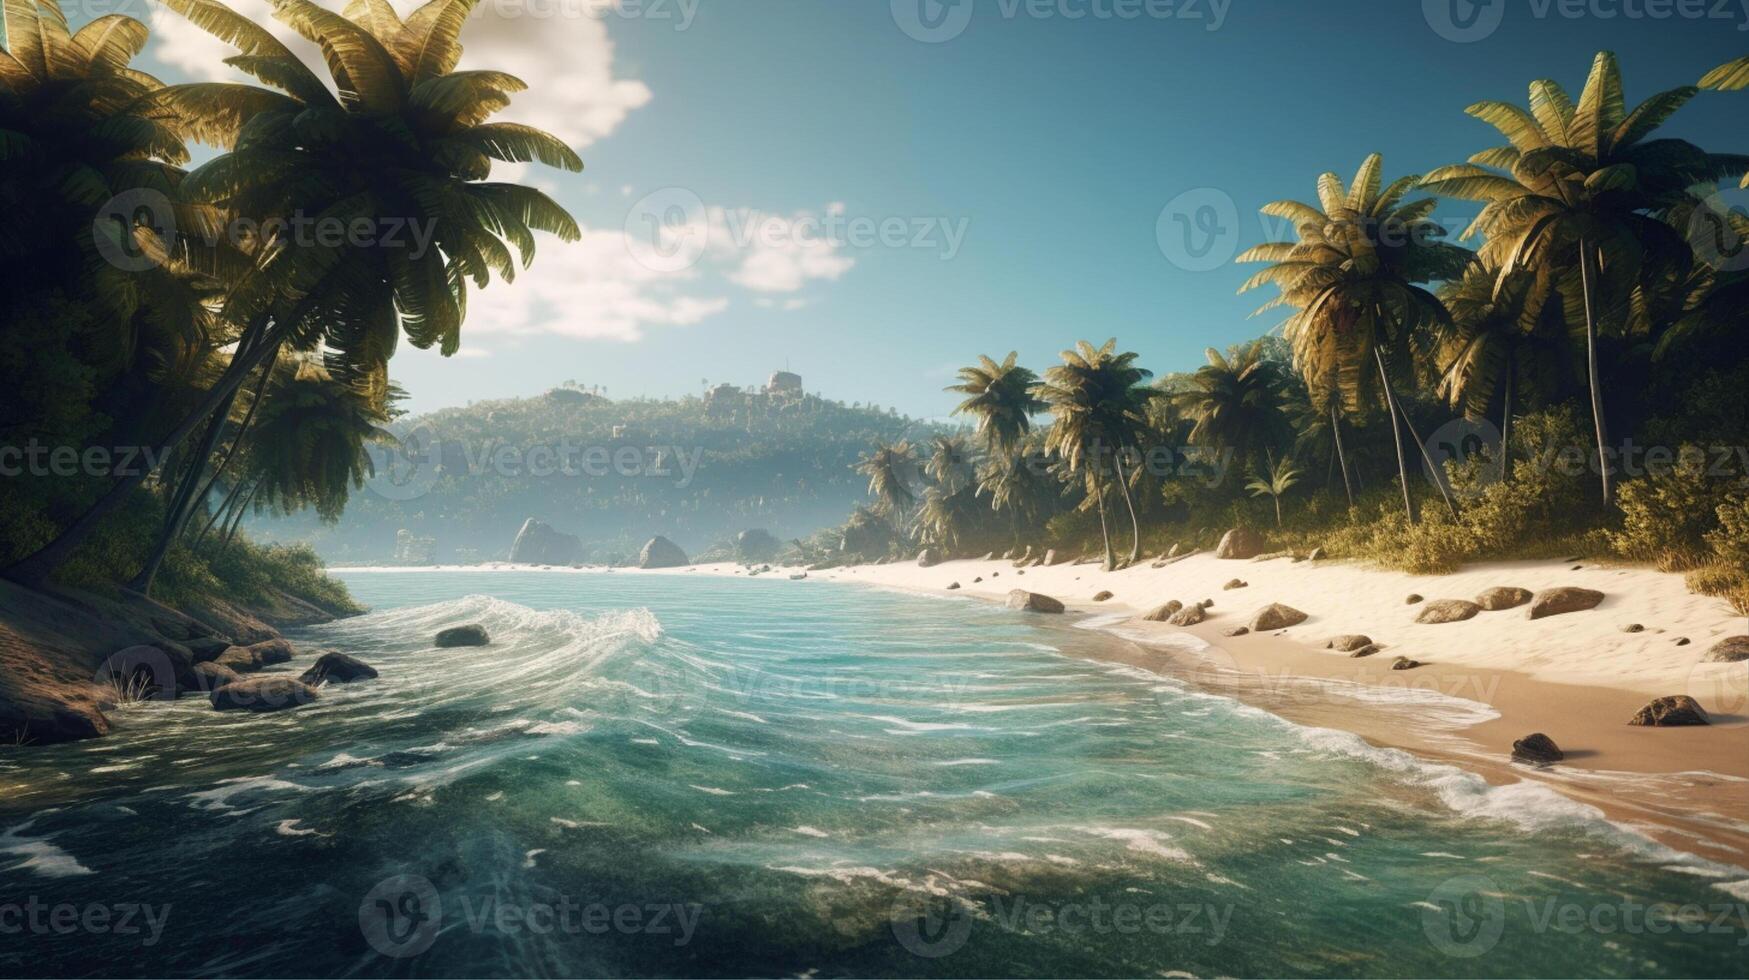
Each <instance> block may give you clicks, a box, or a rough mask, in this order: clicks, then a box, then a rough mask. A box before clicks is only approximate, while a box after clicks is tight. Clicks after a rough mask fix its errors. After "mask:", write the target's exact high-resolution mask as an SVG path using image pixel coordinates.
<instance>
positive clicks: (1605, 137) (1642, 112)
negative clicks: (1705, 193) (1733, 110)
mask: <svg viewBox="0 0 1749 980" xmlns="http://www.w3.org/2000/svg"><path fill="white" fill-rule="evenodd" d="M1696 91H1697V90H1696V88H1695V87H1694V86H1692V85H1688V86H1683V87H1681V88H1676V89H1671V90H1670V91H1668V92H1661V93H1659V94H1657V95H1654V96H1652V97H1651V98H1649V99H1647V100H1646V101H1645V102H1643V103H1641V104H1640V105H1639V106H1638V107H1637V108H1635V109H1634V110H1633V111H1632V112H1629V111H1627V109H1626V104H1625V103H1624V101H1623V99H1622V91H1621V71H1620V69H1619V68H1618V67H1617V65H1616V60H1615V55H1613V54H1611V53H1610V52H1608V51H1602V52H1599V53H1598V54H1597V57H1596V59H1595V60H1594V61H1593V62H1592V66H1591V74H1590V76H1589V77H1588V78H1587V79H1586V82H1585V88H1584V91H1583V92H1581V93H1580V96H1579V102H1578V104H1577V105H1574V103H1573V101H1572V99H1571V98H1569V97H1568V95H1567V93H1566V92H1565V91H1564V90H1563V89H1562V88H1561V87H1560V86H1559V85H1557V84H1556V83H1554V82H1552V81H1549V80H1547V79H1542V80H1538V81H1535V82H1532V83H1531V84H1530V107H1529V110H1528V111H1527V110H1525V109H1523V108H1520V107H1518V106H1515V105H1511V104H1509V103H1504V102H1478V103H1476V104H1475V105H1472V106H1470V108H1469V109H1468V110H1467V111H1468V112H1469V114H1470V115H1472V116H1475V117H1476V118H1478V119H1481V120H1482V121H1484V122H1486V123H1488V124H1489V125H1491V126H1493V127H1494V128H1495V129H1498V130H1499V131H1500V132H1501V133H1502V134H1503V135H1505V137H1506V138H1507V140H1509V141H1510V145H1509V146H1501V147H1495V148H1493V149H1490V150H1485V151H1483V152H1481V153H1478V154H1476V155H1475V156H1473V157H1471V158H1470V162H1469V163H1467V164H1458V165H1456V166H1450V167H1442V168H1440V169H1439V170H1436V171H1434V172H1433V173H1431V174H1428V175H1427V179H1426V180H1425V181H1423V182H1422V186H1423V187H1425V188H1427V189H1428V190H1431V191H1433V192H1435V193H1438V194H1445V195H1448V196H1451V197H1459V198H1464V199H1467V200H1474V201H1482V202H1485V203H1484V207H1483V208H1482V211H1481V214H1479V215H1478V216H1477V218H1476V220H1475V222H1474V223H1473V224H1472V225H1471V226H1470V229H1469V231H1467V232H1465V237H1468V236H1469V235H1470V234H1474V233H1477V232H1480V233H1482V234H1483V235H1485V236H1486V243H1485V244H1484V245H1483V246H1482V250H1481V251H1482V255H1483V257H1484V258H1485V259H1486V260H1488V261H1489V262H1490V263H1492V264H1493V265H1495V266H1496V267H1497V268H1499V269H1500V271H1501V274H1502V275H1503V276H1508V275H1511V274H1512V273H1514V272H1517V271H1518V270H1520V269H1527V270H1531V271H1533V272H1537V273H1540V274H1542V279H1541V280H1539V282H1540V283H1541V284H1543V285H1545V286H1547V287H1550V288H1554V287H1556V286H1558V287H1559V288H1560V289H1561V290H1562V291H1563V293H1565V294H1566V301H1567V302H1568V304H1569V307H1570V308H1569V319H1570V320H1572V321H1574V322H1578V323H1582V324H1583V330H1584V337H1585V349H1586V376H1587V384H1588V386H1589V388H1590V394H1591V415H1592V420H1593V422H1594V428H1595V430H1596V437H1597V453H1598V459H1599V462H1600V463H1601V464H1602V465H1601V466H1600V467H1599V469H1600V471H1601V474H1602V491H1603V501H1604V505H1605V506H1609V505H1610V504H1612V503H1613V502H1614V499H1615V486H1614V476H1613V474H1612V473H1611V467H1610V465H1609V451H1608V446H1609V434H1608V427H1607V423H1606V421H1605V417H1604V407H1603V391H1602V387H1603V385H1602V372H1601V369H1600V366H1599V363H1598V360H1599V355H1598V339H1599V335H1600V333H1601V332H1602V331H1603V330H1604V329H1605V328H1606V327H1607V326H1609V325H1610V324H1609V323H1606V322H1605V321H1606V317H1610V316H1611V315H1612V311H1614V310H1619V309H1621V308H1624V307H1625V306H1626V305H1627V304H1628V302H1629V299H1628V297H1629V294H1630V293H1631V292H1632V291H1633V290H1634V289H1635V287H1636V286H1638V285H1639V284H1640V283H1641V282H1642V279H1643V278H1645V279H1655V278H1660V277H1667V276H1670V275H1675V276H1676V277H1678V278H1680V277H1681V276H1682V275H1683V274H1684V273H1685V271H1686V269H1687V268H1688V267H1689V266H1690V265H1692V263H1693V254H1692V251H1691V250H1690V248H1689V245H1688V243H1687V242H1686V241H1684V240H1683V236H1682V235H1681V234H1680V233H1678V232H1677V231H1676V230H1675V229H1673V228H1671V227H1670V225H1668V224H1667V223H1665V222H1664V221H1662V220H1660V218H1661V216H1662V215H1663V214H1664V213H1666V212H1668V211H1669V210H1670V209H1671V208H1673V207H1676V206H1678V205H1680V204H1682V203H1684V202H1685V201H1688V200H1690V199H1691V197H1692V194H1691V188H1693V187H1695V186H1696V185H1710V184H1716V183H1717V181H1718V180H1719V179H1720V178H1722V177H1724V176H1726V175H1727V174H1729V175H1736V174H1740V173H1743V172H1744V171H1745V170H1749V158H1745V157H1742V156H1733V155H1721V154H1710V153H1707V152H1705V151H1703V150H1701V149H1700V148H1699V147H1697V146H1695V145H1694V144H1692V143H1688V142H1685V141H1683V140H1676V139H1658V140H1648V139H1647V137H1648V136H1650V135H1651V134H1652V132H1653V131H1654V130H1656V129H1657V128H1658V127H1659V126H1660V125H1662V124H1663V123H1664V122H1665V120H1667V119H1669V118H1670V117H1671V115H1673V114H1674V113H1675V112H1676V111H1677V110H1678V109H1680V108H1682V106H1683V105H1684V104H1686V103H1687V102H1688V100H1689V99H1691V98H1693V97H1694V95H1695V94H1696ZM1489 168H1495V169H1489ZM1499 170H1505V171H1507V172H1508V174H1509V175H1503V174H1501V173H1499V172H1497V171H1499ZM1672 270H1674V271H1672ZM1605 273H1607V278H1606V276H1605ZM1575 278H1576V279H1577V280H1578V284H1577V287H1576V288H1575V287H1574V286H1573V285H1572V282H1573V280H1574V279H1575ZM1574 296H1577V297H1578V298H1579V299H1580V300H1581V301H1582V303H1581V304H1580V308H1578V309H1571V300H1572V298H1573V297H1574ZM1532 299H1533V302H1534V300H1535V299H1536V298H1535V297H1533V298H1532ZM1606 307H1607V309H1606Z"/></svg>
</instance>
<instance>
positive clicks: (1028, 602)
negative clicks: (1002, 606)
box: [1008, 589, 1063, 613]
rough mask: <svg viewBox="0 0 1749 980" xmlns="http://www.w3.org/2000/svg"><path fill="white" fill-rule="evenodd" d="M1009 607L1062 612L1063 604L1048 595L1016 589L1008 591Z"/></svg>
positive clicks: (1030, 610) (1041, 611) (1029, 610)
mask: <svg viewBox="0 0 1749 980" xmlns="http://www.w3.org/2000/svg"><path fill="white" fill-rule="evenodd" d="M1008 608H1010V609H1024V610H1026V611H1027V612H1040V613H1060V612H1062V611H1063V604H1062V603H1060V602H1058V601H1057V600H1055V599H1053V598H1051V597H1050V596H1048V595H1039V594H1038V593H1037V592H1028V591H1026V590H1025V589H1015V590H1014V591H1012V592H1010V593H1008Z"/></svg>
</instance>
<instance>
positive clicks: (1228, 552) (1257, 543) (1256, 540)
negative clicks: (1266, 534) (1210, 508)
mask: <svg viewBox="0 0 1749 980" xmlns="http://www.w3.org/2000/svg"><path fill="white" fill-rule="evenodd" d="M1263 548H1264V541H1263V535H1261V534H1259V533H1257V532H1256V531H1253V530H1252V529H1250V528H1248V527H1236V528H1233V529H1232V530H1231V531H1228V532H1227V533H1226V534H1224V535H1222V536H1221V544H1220V546H1219V547H1217V548H1216V549H1215V557H1216V558H1232V559H1238V558H1256V557H1257V556H1258V555H1261V554H1263Z"/></svg>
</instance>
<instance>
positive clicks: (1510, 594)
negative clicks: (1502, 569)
mask: <svg viewBox="0 0 1749 980" xmlns="http://www.w3.org/2000/svg"><path fill="white" fill-rule="evenodd" d="M1529 601H1530V590H1529V589H1521V588H1518V587H1517V586H1512V585H1497V586H1495V587H1494V588H1492V589H1488V590H1487V591H1485V592H1483V593H1482V594H1481V595H1479V596H1476V605H1478V606H1481V607H1482V608H1483V609H1486V610H1488V611H1489V612H1499V611H1500V610H1502V609H1517V608H1518V607H1519V606H1522V605H1524V604H1525V603H1527V602H1529Z"/></svg>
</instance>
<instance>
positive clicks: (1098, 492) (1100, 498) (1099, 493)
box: [1093, 476, 1117, 572]
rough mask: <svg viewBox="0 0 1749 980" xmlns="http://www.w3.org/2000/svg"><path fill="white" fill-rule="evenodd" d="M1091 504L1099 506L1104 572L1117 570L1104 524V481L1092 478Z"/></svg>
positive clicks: (1107, 531)
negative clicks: (1103, 548)
mask: <svg viewBox="0 0 1749 980" xmlns="http://www.w3.org/2000/svg"><path fill="white" fill-rule="evenodd" d="M1093 493H1094V497H1093V502H1094V503H1096V504H1098V505H1099V537H1100V538H1101V539H1102V540H1103V541H1104V542H1105V570H1106V571H1108V572H1109V571H1112V570H1113V569H1115V568H1117V555H1116V554H1115V553H1113V552H1112V550H1111V529H1110V528H1109V527H1107V526H1106V524H1105V481H1104V480H1101V479H1099V477H1097V476H1095V477H1094V478H1093Z"/></svg>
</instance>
